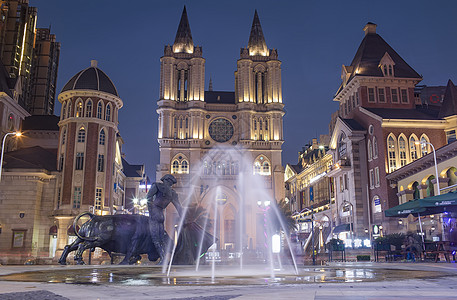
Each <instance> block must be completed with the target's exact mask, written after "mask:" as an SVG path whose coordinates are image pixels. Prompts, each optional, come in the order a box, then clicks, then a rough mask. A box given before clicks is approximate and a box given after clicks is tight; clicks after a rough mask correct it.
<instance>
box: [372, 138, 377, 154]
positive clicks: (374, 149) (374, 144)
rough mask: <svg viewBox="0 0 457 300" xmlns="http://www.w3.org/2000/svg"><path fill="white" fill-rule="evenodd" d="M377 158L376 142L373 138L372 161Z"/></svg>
mask: <svg viewBox="0 0 457 300" xmlns="http://www.w3.org/2000/svg"><path fill="white" fill-rule="evenodd" d="M375 158H378V141H377V140H376V137H373V159H375Z"/></svg>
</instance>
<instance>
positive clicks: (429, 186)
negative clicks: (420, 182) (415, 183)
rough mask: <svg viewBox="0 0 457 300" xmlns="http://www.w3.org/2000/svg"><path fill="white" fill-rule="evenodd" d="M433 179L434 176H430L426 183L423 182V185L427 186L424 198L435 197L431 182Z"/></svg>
mask: <svg viewBox="0 0 457 300" xmlns="http://www.w3.org/2000/svg"><path fill="white" fill-rule="evenodd" d="M433 179H435V176H433V175H430V176H429V177H428V178H427V181H426V182H425V185H426V186H427V189H426V190H425V192H426V195H425V196H426V197H432V196H435V186H434V185H433V182H432V180H433Z"/></svg>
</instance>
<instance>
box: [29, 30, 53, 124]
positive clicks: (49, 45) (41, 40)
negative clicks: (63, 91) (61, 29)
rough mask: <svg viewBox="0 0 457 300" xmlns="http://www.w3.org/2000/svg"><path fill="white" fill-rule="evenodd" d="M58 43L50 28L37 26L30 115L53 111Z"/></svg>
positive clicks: (48, 113)
mask: <svg viewBox="0 0 457 300" xmlns="http://www.w3.org/2000/svg"><path fill="white" fill-rule="evenodd" d="M59 55H60V43H59V42H56V36H55V35H54V34H51V30H50V28H37V30H36V42H35V60H34V63H33V86H32V93H31V97H32V100H31V102H30V107H29V111H30V113H31V114H32V115H52V114H53V113H54V105H55V96H56V84H57V69H58V67H59Z"/></svg>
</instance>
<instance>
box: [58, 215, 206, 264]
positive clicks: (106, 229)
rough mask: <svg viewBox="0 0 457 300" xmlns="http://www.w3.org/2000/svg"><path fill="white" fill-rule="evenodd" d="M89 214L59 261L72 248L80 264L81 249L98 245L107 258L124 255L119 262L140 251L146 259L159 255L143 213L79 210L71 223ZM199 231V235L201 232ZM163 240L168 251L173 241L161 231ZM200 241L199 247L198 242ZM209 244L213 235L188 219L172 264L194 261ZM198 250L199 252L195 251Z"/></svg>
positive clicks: (62, 260) (136, 256)
mask: <svg viewBox="0 0 457 300" xmlns="http://www.w3.org/2000/svg"><path fill="white" fill-rule="evenodd" d="M86 215H87V216H89V217H90V219H89V220H88V221H86V222H85V223H84V224H83V225H82V226H81V228H80V229H79V230H75V233H76V236H77V238H76V240H75V241H74V242H73V243H71V244H70V245H67V246H65V248H64V251H63V253H62V255H61V257H60V259H59V263H60V264H62V265H65V264H66V260H67V256H68V254H69V253H70V252H72V251H76V254H75V258H74V259H75V262H76V264H79V265H82V264H84V261H83V258H82V256H83V253H84V251H85V250H88V249H90V250H92V249H94V248H95V247H100V248H102V249H103V250H105V251H106V252H107V253H108V254H109V255H110V257H111V255H112V253H119V254H125V257H124V259H123V260H122V261H121V263H120V264H134V263H136V262H137V261H139V260H141V255H142V254H147V255H148V259H149V260H150V261H156V260H158V259H159V258H161V257H160V254H159V253H158V251H157V249H156V248H155V246H154V243H153V239H152V238H151V235H150V231H149V226H150V224H149V222H150V219H149V218H148V217H146V216H143V215H105V216H97V215H94V214H92V213H89V212H83V213H81V214H80V215H78V216H77V217H76V218H75V220H74V221H73V226H74V227H75V228H76V224H77V223H78V221H79V219H81V218H82V217H83V216H86ZM202 234H203V238H202V237H201V235H202ZM163 240H164V241H165V243H166V248H167V249H169V250H171V247H168V245H172V242H173V240H172V239H170V237H169V236H168V234H167V233H166V232H165V233H164V238H163ZM200 242H202V243H203V245H202V247H201V250H200V249H199V247H198V244H199V243H200ZM212 243H213V236H212V235H211V234H209V233H207V232H204V231H203V229H202V228H201V227H200V226H199V225H198V224H197V223H195V222H188V223H185V224H184V225H183V229H182V231H181V234H180V236H179V238H178V242H177V247H176V251H175V255H174V258H173V263H174V264H193V263H194V262H195V260H196V259H197V258H198V257H199V256H200V255H202V254H203V253H205V252H206V251H207V250H208V248H209V247H210V246H211V245H212ZM199 250H200V252H199Z"/></svg>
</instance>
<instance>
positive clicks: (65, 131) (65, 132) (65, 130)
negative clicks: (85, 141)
mask: <svg viewBox="0 0 457 300" xmlns="http://www.w3.org/2000/svg"><path fill="white" fill-rule="evenodd" d="M66 138H67V129H66V128H64V129H63V132H62V145H65V139H66Z"/></svg>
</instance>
